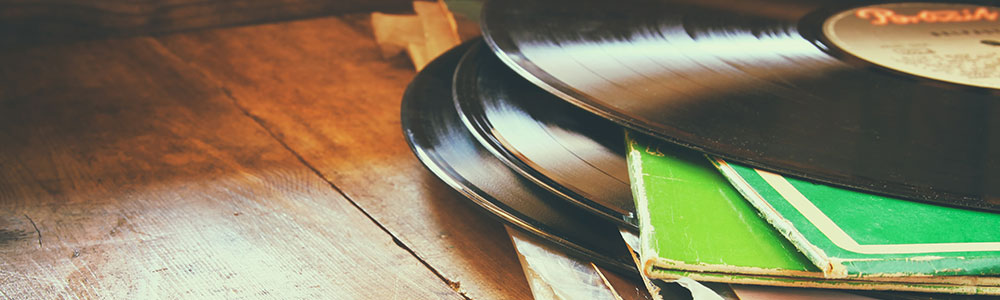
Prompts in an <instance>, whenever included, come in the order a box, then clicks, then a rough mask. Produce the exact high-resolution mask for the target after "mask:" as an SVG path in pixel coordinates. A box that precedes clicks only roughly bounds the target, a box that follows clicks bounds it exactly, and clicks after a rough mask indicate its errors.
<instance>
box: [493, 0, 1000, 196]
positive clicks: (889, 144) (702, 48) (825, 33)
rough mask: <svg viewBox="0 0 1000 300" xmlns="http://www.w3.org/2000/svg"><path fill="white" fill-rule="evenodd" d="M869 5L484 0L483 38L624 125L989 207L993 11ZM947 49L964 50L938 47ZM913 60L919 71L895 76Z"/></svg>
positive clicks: (996, 145)
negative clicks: (945, 51)
mask: <svg viewBox="0 0 1000 300" xmlns="http://www.w3.org/2000/svg"><path fill="white" fill-rule="evenodd" d="M830 3H836V4H835V5H836V6H835V7H831V6H829V5H828V4H830ZM879 5H881V6H879ZM879 5H875V4H871V3H867V4H858V3H857V2H855V1H847V2H844V1H836V2H834V1H826V2H825V3H824V2H818V1H762V0H748V1H721V0H709V1H693V0H692V1H685V0H675V1H644V0H631V1H624V2H622V1H583V2H581V1H567V0H554V1H525V0H514V1H492V2H489V3H487V4H486V6H485V8H484V13H483V20H482V27H483V31H484V35H485V37H486V40H487V42H488V43H489V44H490V46H491V48H492V49H493V50H494V52H496V53H497V55H498V56H499V57H500V59H501V60H503V61H504V62H505V63H506V64H507V65H508V66H510V67H511V68H512V69H514V70H515V71H516V72H517V73H519V74H520V75H521V76H523V77H525V78H526V79H528V80H529V81H531V82H532V83H534V84H536V85H538V86H540V87H542V88H543V89H545V90H547V91H549V92H550V93H552V94H554V95H556V96H558V97H560V98H563V99H565V100H567V101H569V102H571V103H573V104H575V105H577V106H579V107H582V108H584V109H586V110H588V111H590V112H592V113H595V114H597V115H600V116H602V117H605V118H608V119H610V120H613V121H615V122H617V123H620V124H623V125H625V126H628V127H631V128H634V129H636V130H639V131H642V132H645V133H648V134H651V135H653V136H656V137H659V138H662V139H665V140H668V141H671V142H674V143H677V144H680V145H683V146H686V147H689V148H692V149H695V150H699V151H702V152H706V153H709V154H712V155H716V156H720V157H724V158H727V159H731V160H734V161H738V162H742V163H745V164H748V165H752V166H754V167H758V168H762V169H768V170H772V171H776V172H780V173H785V174H788V175H793V176H799V177H806V178H809V179H813V180H818V181H822V182H827V183H832V184H836V185H842V186H846V187H851V188H857V189H862V190H866V191H870V192H874V193H880V194H888V195H892V196H899V197H904V198H910V199H917V200H922V201H929V202H933V203H939V204H948V205H957V206H963V207H971V208H978V209H989V210H994V211H998V210H1000V118H998V117H1000V100H998V97H997V95H998V94H1000V93H998V92H997V85H996V82H997V79H998V78H1000V71H997V70H998V68H1000V67H998V65H1000V64H998V63H997V62H998V61H1000V60H998V59H997V58H995V57H993V56H992V55H994V54H997V53H998V52H1000V47H996V45H1000V41H994V40H990V39H989V38H991V37H992V36H995V32H996V31H995V29H994V30H992V31H991V30H988V29H989V28H995V27H996V24H997V23H1000V21H993V20H991V18H993V17H991V16H992V14H993V13H995V12H997V11H998V10H1000V9H998V8H997V7H996V2H984V3H972V4H968V5H965V6H962V5H959V4H933V3H931V4H925V3H910V4H905V3H904V4H884V5H882V4H879ZM865 9H867V10H865ZM927 11H930V12H932V13H927V14H925V13H924V12H927ZM834 17H836V18H834ZM935 18H936V19H935ZM994 19H995V18H994ZM838 22H839V23H838ZM851 22H853V23H851ZM907 22H908V23H907ZM842 24H848V25H850V26H847V25H844V26H841V25H842ZM838 26H840V27H845V26H846V27H848V28H846V29H840V27H838ZM851 26H853V27H856V28H861V27H864V26H867V27H864V28H862V29H856V28H850V27H851ZM949 26H950V27H949ZM977 26H980V27H983V28H985V29H977V28H979V27H977ZM830 28H833V29H830ZM940 28H943V29H942V30H938V29H940ZM955 28H958V29H955ZM963 28H964V29H963ZM838 30H839V31H838ZM893 30H895V31H899V32H904V31H905V32H906V34H900V35H899V37H895V36H892V35H886V34H884V33H885V32H889V33H892V32H893ZM906 30H910V31H906ZM921 30H922V32H921ZM868 32H872V34H883V36H881V37H882V38H883V39H881V40H880V39H870V38H868V37H866V34H867V33H868ZM991 32H993V33H992V35H990V34H991ZM915 34H921V35H920V36H916V37H914V35H915ZM963 34H964V35H965V36H960V35H963ZM884 37H888V38H884ZM907 38H909V39H910V40H908V41H907V40H905V39H907ZM949 39H952V40H955V39H958V40H960V42H961V44H957V43H953V44H950V45H947V44H946V45H938V44H941V43H942V42H941V41H949ZM994 39H995V38H994ZM845 40H847V42H844V41H845ZM914 41H916V42H914ZM922 41H926V43H924V44H923V45H922V44H921V43H918V42H922ZM866 43H867V44H866ZM874 43H883V44H881V45H877V44H874ZM893 43H895V44H893ZM856 45H862V46H856ZM873 45H874V46H873ZM932 46H934V47H937V46H942V47H944V46H947V47H951V46H954V47H953V48H967V49H972V50H969V51H973V50H974V51H979V52H977V53H979V54H976V55H972V56H968V55H967V56H966V57H964V58H963V57H962V56H942V55H943V54H941V55H939V54H938V53H936V52H935V51H939V50H936V48H935V49H931V48H932ZM893 47H896V48H893ZM984 47H994V48H986V50H983V49H984ZM993 49H996V50H993ZM890 50H891V51H895V52H891V51H890ZM959 50H962V49H959ZM887 51H890V52H887ZM984 51H985V52H984ZM990 51H992V52H990ZM880 55H881V56H880ZM949 55H951V54H949ZM977 55H978V56H977ZM997 55H1000V54H997ZM956 57H957V58H956ZM998 57H1000V56H998ZM955 59H958V61H956V60H955ZM962 59H965V60H962ZM970 61H971V62H970ZM899 62H903V63H906V64H909V65H899V64H897V63H899ZM894 64H895V65H894ZM968 64H972V65H973V66H971V67H969V66H968ZM917 65H920V66H923V65H927V66H929V67H926V68H929V69H927V70H926V71H924V69H919V70H917V71H912V70H909V69H906V68H909V67H911V66H917ZM900 66H901V67H900ZM920 66H918V67H920ZM932 67H933V68H938V69H939V70H938V69H933V68H932ZM970 68H971V71H970V72H968V73H970V74H964V73H961V72H965V71H966V69H970ZM932 69H933V70H932ZM956 70H957V71H956ZM952 71H954V72H959V73H961V74H959V73H955V74H951V73H948V74H945V73H947V72H952ZM934 72H938V73H934ZM941 72H944V73H941ZM954 72H953V73H954ZM939 73H940V74H939ZM941 74H944V75H941ZM949 74H951V75H949ZM966 75H968V76H966ZM961 76H966V77H961ZM975 76H985V77H986V78H987V79H988V80H993V81H992V83H990V82H987V83H980V81H976V80H978V79H976V78H973V77H975ZM990 76H993V77H990ZM959 77H961V78H959ZM955 78H957V79H955ZM970 82H971V83H970Z"/></svg>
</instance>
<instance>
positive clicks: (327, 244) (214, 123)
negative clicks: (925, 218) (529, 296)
mask: <svg viewBox="0 0 1000 300" xmlns="http://www.w3.org/2000/svg"><path fill="white" fill-rule="evenodd" d="M0 65H3V66H4V67H3V68H0V145H2V146H0V298H6V299H51V298H69V299H77V298H84V299H94V298H113V299H146V298H151V297H157V298H170V299H176V298H194V299H201V298H250V297H253V298H258V297H260V298H271V297H274V298H324V299H325V298H345V299H390V298H403V299H439V298H443V299H462V298H463V297H462V296H461V295H459V294H458V293H456V292H455V291H454V290H452V289H451V288H450V287H449V286H448V285H447V284H446V283H445V282H444V281H442V280H441V279H440V278H438V277H437V276H436V275H435V274H433V272H431V270H429V269H428V268H427V267H426V266H425V265H423V264H422V262H420V261H418V260H417V259H416V258H415V257H414V256H412V255H411V254H410V253H408V252H407V251H406V250H405V249H402V248H400V247H399V246H398V245H396V243H395V242H394V241H393V239H392V237H391V236H390V235H388V234H387V233H386V232H385V231H383V230H381V229H380V228H379V227H378V226H377V224H375V223H374V222H372V221H371V220H370V219H369V218H367V217H366V216H365V215H364V214H363V213H362V212H361V211H360V210H358V209H357V208H356V207H355V206H353V205H352V204H351V203H350V202H349V201H347V200H346V199H344V198H343V197H342V196H341V195H340V194H339V193H338V192H337V191H336V190H335V189H333V188H332V187H331V186H330V185H329V184H328V183H327V182H325V181H324V180H322V179H321V178H320V177H319V176H317V175H316V174H315V173H314V172H313V171H312V170H310V169H309V168H308V167H306V166H305V165H303V164H302V163H301V161H299V160H298V159H297V158H296V157H295V156H293V155H292V153H291V152H289V151H288V150H287V149H286V148H284V147H283V146H282V145H281V144H280V143H278V141H276V140H275V139H274V138H273V137H272V136H271V135H270V134H269V133H268V132H267V131H265V130H264V129H263V128H261V127H260V126H259V125H258V124H257V123H256V122H254V121H253V120H252V119H251V118H250V117H248V116H246V115H245V114H244V113H243V112H242V111H240V110H239V109H237V107H236V106H235V105H234V103H233V102H232V99H231V98H229V97H228V96H227V95H226V94H225V93H224V92H223V91H222V90H220V89H219V88H218V87H217V86H215V85H214V84H211V81H210V80H208V78H206V77H204V76H203V75H201V73H200V72H199V71H197V70H195V69H193V68H192V67H190V66H189V65H187V64H186V63H184V62H183V61H180V60H177V59H176V58H175V57H173V56H172V55H170V54H169V53H168V52H167V51H166V50H165V49H163V48H162V45H160V44H159V43H158V42H156V41H155V40H153V39H151V38H134V39H122V40H107V41H93V42H84V43H78V44H74V45H71V46H59V47H39V48H32V49H24V50H16V51H5V52H2V53H0ZM369 87H371V86H369ZM342 88H347V87H342ZM356 88H359V89H360V88H363V87H356Z"/></svg>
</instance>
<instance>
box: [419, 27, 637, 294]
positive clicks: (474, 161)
mask: <svg viewBox="0 0 1000 300" xmlns="http://www.w3.org/2000/svg"><path fill="white" fill-rule="evenodd" d="M468 47H469V44H463V45H462V46H459V47H458V48H455V49H452V50H450V51H448V52H446V53H445V54H443V55H442V56H440V57H439V58H438V59H436V60H434V61H433V62H431V63H430V64H428V65H427V66H426V67H425V68H424V69H423V71H421V72H420V73H419V74H417V76H416V78H414V79H413V81H412V82H411V83H410V85H409V86H408V87H407V90H406V93H405V94H404V95H403V103H402V113H401V114H402V116H401V117H402V125H403V133H404V135H405V137H406V139H407V142H408V143H409V144H410V147H411V148H412V150H413V152H414V154H416V156H417V158H419V159H420V161H421V162H422V163H423V164H424V165H425V166H426V167H427V168H428V169H429V170H430V171H431V172H433V173H434V174H435V175H437V176H438V178H440V179H441V180H442V181H444V182H445V183H446V184H448V185H449V186H451V187H452V188H454V189H455V190H456V191H458V192H459V193H461V194H462V195H464V196H465V197H467V198H468V199H469V200H471V201H473V202H475V203H476V204H478V205H479V206H481V207H483V208H485V209H486V210H487V211H489V212H490V213H492V214H494V215H496V216H498V217H499V218H500V219H502V220H503V221H506V222H508V223H510V224H512V225H513V226H515V227H517V228H519V229H521V230H524V231H526V232H528V233H531V234H534V235H537V236H539V237H541V238H543V239H546V240H548V241H551V242H553V243H555V244H557V245H559V246H561V248H563V249H565V250H566V251H567V253H568V254H570V255H573V256H576V257H580V258H583V259H586V260H589V261H593V262H594V263H596V264H598V265H601V266H603V267H606V268H608V269H611V270H615V271H616V272H621V273H622V274H625V275H630V276H631V275H638V273H637V271H636V270H635V266H634V265H633V264H632V262H631V259H630V258H629V256H628V252H627V249H625V247H624V244H623V243H622V241H621V239H620V234H619V232H618V228H617V226H615V225H614V224H612V223H611V222H609V221H605V220H603V219H600V218H597V217H596V216H594V215H591V214H590V213H589V212H586V211H584V210H582V209H581V208H579V207H576V206H573V205H571V204H569V203H567V202H566V201H563V200H562V199H558V198H556V197H555V196H554V195H551V194H548V192H547V191H546V190H544V189H542V188H540V187H538V186H536V185H534V184H533V183H531V182H530V181H528V180H526V179H523V178H521V177H520V176H519V175H518V174H516V173H514V172H513V171H512V170H510V169H509V168H508V167H507V166H505V165H504V164H503V163H501V162H500V161H499V160H497V159H496V157H494V156H493V155H492V154H490V153H489V152H488V151H487V150H486V149H484V148H483V147H482V146H481V145H480V144H479V143H478V142H477V141H476V140H475V139H474V138H473V137H472V136H471V135H470V134H469V132H468V131H467V129H466V128H465V126H464V125H463V124H462V121H461V120H459V117H458V113H457V111H456V110H455V105H454V102H453V101H452V94H451V91H452V75H453V73H454V70H455V67H456V66H457V64H458V61H459V59H460V57H461V55H462V53H463V52H464V51H465V50H466V49H468Z"/></svg>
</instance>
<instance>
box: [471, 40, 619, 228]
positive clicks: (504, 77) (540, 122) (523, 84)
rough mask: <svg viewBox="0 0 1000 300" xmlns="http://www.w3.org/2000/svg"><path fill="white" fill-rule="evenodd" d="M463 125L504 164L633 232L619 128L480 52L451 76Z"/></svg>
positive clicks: (474, 52)
mask: <svg viewBox="0 0 1000 300" xmlns="http://www.w3.org/2000/svg"><path fill="white" fill-rule="evenodd" d="M454 96H455V102H456V106H457V108H458V110H459V115H460V116H461V117H462V121H463V122H464V123H465V124H466V125H467V126H468V128H469V130H470V132H471V133H473V135H474V136H475V137H476V138H477V139H478V140H479V141H480V142H481V143H482V144H483V145H484V146H485V147H486V148H487V149H489V150H490V151H491V152H493V153H494V155H496V156H497V157H498V158H500V159H501V161H503V162H504V163H505V164H507V165H508V166H510V167H511V168H513V169H514V170H516V171H518V172H519V173H521V174H522V175H523V176H525V177H526V178H529V179H531V180H533V181H535V182H536V183H538V184H539V185H541V186H542V187H544V188H547V189H549V190H550V191H552V192H553V193H556V194H557V195H559V196H561V197H563V198H565V199H567V200H569V201H572V202H573V203H576V204H578V205H580V206H582V207H584V208H587V209H590V210H592V211H594V212H595V213H597V214H599V215H601V216H604V217H606V218H609V219H611V220H613V221H615V222H617V223H619V224H620V225H623V226H626V227H627V228H629V229H631V230H634V231H637V230H638V227H637V225H636V224H637V223H636V220H635V204H634V203H633V201H632V193H631V189H630V188H629V180H628V168H627V163H626V161H625V158H624V151H625V150H624V136H623V134H622V133H623V131H622V130H623V128H622V127H620V126H618V125H616V124H614V123H611V122H608V121H607V120H604V119H601V118H599V117H597V116H594V115H593V114H590V113H588V112H586V111H583V110H581V109H579V108H577V107H574V106H572V105H570V104H568V103H565V102H564V101H562V100H560V99H558V98H555V97H553V96H552V95H550V94H548V93H546V92H545V91H543V90H541V89H539V88H538V87H535V86H534V85H532V84H531V83H529V82H527V81H525V80H524V79H522V78H520V77H518V75H517V74H515V73H513V72H512V71H510V69H509V68H507V67H506V66H505V65H503V63H501V62H500V61H499V60H498V59H496V57H495V56H493V54H492V53H491V52H490V51H489V49H488V48H487V47H486V46H485V45H483V46H482V47H476V48H473V49H472V50H470V51H469V53H468V54H467V55H466V56H465V58H464V59H463V60H462V62H461V63H460V64H459V67H458V70H457V71H456V72H455V87H454Z"/></svg>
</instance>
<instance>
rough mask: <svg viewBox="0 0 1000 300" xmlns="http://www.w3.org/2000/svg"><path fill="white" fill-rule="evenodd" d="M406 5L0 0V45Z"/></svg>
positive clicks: (385, 1) (362, 0) (356, 0)
mask: <svg viewBox="0 0 1000 300" xmlns="http://www.w3.org/2000/svg"><path fill="white" fill-rule="evenodd" d="M410 7H411V1H409V0H379V1H369V0H348V1H330V0H217V1H204V0H158V1H133V0H43V1H34V0H0V47H11V46H12V45H19V44H38V43H52V42H60V41H65V40H78V39H91V38H98V37H107V36H126V35H137V34H152V33H166V32H175V31H182V30H193V29H200V28H210V27H218V26H233V25H241V24H253V23H261V22H273V21H279V20H290V19H297V18H306V17H316V16H325V15H332V14H343V13H349V12H365V11H385V12H403V11H411V8H410Z"/></svg>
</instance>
